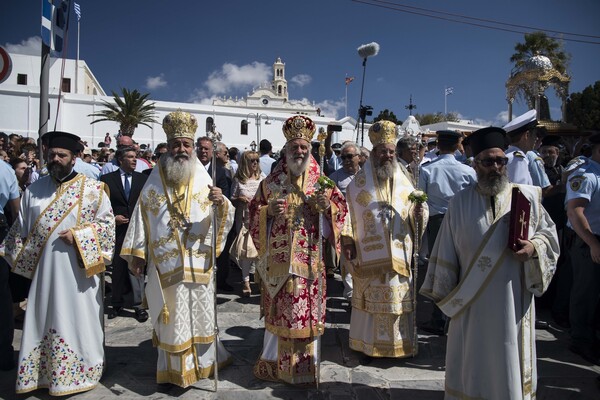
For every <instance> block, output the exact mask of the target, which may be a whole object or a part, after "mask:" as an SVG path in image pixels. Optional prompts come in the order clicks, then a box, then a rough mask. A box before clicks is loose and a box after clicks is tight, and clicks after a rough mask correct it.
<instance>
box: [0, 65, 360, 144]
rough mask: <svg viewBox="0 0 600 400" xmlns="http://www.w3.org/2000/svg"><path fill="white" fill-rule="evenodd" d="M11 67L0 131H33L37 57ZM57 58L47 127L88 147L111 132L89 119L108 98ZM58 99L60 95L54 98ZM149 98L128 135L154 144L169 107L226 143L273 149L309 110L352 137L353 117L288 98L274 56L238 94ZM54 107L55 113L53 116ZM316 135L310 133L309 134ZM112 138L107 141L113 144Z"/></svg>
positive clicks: (85, 72)
mask: <svg viewBox="0 0 600 400" xmlns="http://www.w3.org/2000/svg"><path fill="white" fill-rule="evenodd" d="M9 57H10V64H11V66H12V67H11V68H10V70H9V72H8V76H7V77H6V78H5V80H4V81H3V82H2V83H0V105H1V106H0V131H2V132H5V133H7V134H11V133H16V134H19V135H22V136H25V137H35V138H37V137H38V128H39V96H40V87H39V76H40V70H41V65H40V57H39V56H31V55H22V54H9ZM61 69H62V60H61V59H52V60H51V67H50V79H49V81H50V84H49V86H50V87H49V102H50V121H49V122H48V130H49V131H50V130H62V131H66V132H72V133H75V134H77V135H79V136H80V137H81V138H82V139H83V140H85V141H87V143H88V145H89V146H90V147H92V148H96V147H98V143H100V142H103V141H104V137H105V135H106V133H107V132H108V133H110V134H111V136H113V137H114V136H115V135H116V134H117V132H118V130H119V126H118V124H117V123H114V122H110V121H106V122H98V123H95V124H91V122H92V121H93V117H89V116H88V115H89V114H93V113H95V112H98V111H100V110H102V109H104V105H103V103H102V102H103V101H107V102H112V101H113V100H112V99H113V98H112V96H110V95H108V96H107V93H106V91H105V90H104V89H103V88H102V86H101V84H100V82H99V81H98V80H97V79H96V77H95V76H94V74H93V73H92V71H91V69H90V68H89V66H88V65H87V64H86V62H85V61H83V60H79V61H76V60H65V65H64V72H63V74H62V79H61ZM59 100H60V101H59ZM151 101H153V102H154V103H155V111H156V114H157V115H156V120H157V121H158V123H155V124H151V127H150V128H148V127H146V126H143V125H140V126H139V127H138V128H137V129H136V131H135V134H134V136H133V138H134V140H135V141H136V142H138V143H140V144H147V145H148V146H149V147H150V148H152V149H153V148H155V147H156V145H157V144H159V143H161V142H165V141H166V135H165V132H164V131H163V129H162V125H161V123H162V119H163V118H164V117H165V116H166V115H167V114H168V113H170V112H172V111H176V110H177V109H181V110H183V111H187V112H190V113H192V114H194V115H195V116H196V118H197V120H198V125H199V127H198V132H197V137H200V136H204V135H206V133H207V132H208V131H210V129H211V127H212V126H213V124H214V125H215V126H216V130H217V131H218V132H220V133H221V134H222V135H223V142H224V143H225V144H226V145H227V146H229V147H233V146H235V147H238V148H239V149H249V148H252V147H253V146H254V145H258V143H259V142H260V140H261V139H268V140H269V141H270V142H271V143H272V145H273V149H274V150H278V149H281V147H283V145H284V143H285V139H284V136H283V134H282V130H281V128H282V125H283V123H284V122H285V120H286V119H287V118H289V117H290V116H291V115H293V114H303V115H306V116H309V117H310V118H311V119H312V120H313V121H314V122H315V124H316V126H317V128H321V127H323V128H326V126H327V125H328V124H338V125H342V131H341V132H334V137H333V142H334V143H335V142H343V141H346V140H356V131H355V126H356V120H354V119H353V118H351V117H345V118H343V119H341V120H337V121H336V120H333V119H332V118H328V117H326V116H320V115H319V110H318V109H317V108H316V106H315V105H314V104H311V103H310V102H308V101H296V100H290V98H289V92H288V86H287V81H286V79H285V63H283V62H282V61H281V59H280V58H278V59H277V60H276V61H275V63H274V64H273V80H272V81H271V82H270V83H266V84H263V85H260V86H259V87H258V88H256V89H255V90H254V91H253V92H252V93H251V94H249V95H248V96H247V97H245V98H242V99H232V98H219V99H216V100H214V101H213V104H212V105H204V104H196V103H176V102H167V101H157V100H151ZM57 109H58V110H59V112H58V117H57V112H56V111H57ZM315 138H316V135H315ZM114 145H115V141H114V140H113V144H112V146H113V147H114Z"/></svg>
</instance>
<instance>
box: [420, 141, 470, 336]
mask: <svg viewBox="0 0 600 400" xmlns="http://www.w3.org/2000/svg"><path fill="white" fill-rule="evenodd" d="M437 134H438V142H439V143H447V144H451V145H453V144H456V143H458V140H459V139H460V137H461V136H462V135H461V134H460V133H459V132H455V131H438V132H437ZM475 182H477V175H476V174H475V170H474V169H473V168H471V167H469V166H467V165H465V164H463V163H461V162H460V161H458V160H457V159H456V157H455V155H454V154H439V155H438V156H437V158H436V159H435V160H433V161H429V162H427V163H425V164H423V165H422V166H421V173H420V174H419V185H418V187H419V189H421V190H423V191H424V192H425V193H427V205H428V206H429V222H428V223H427V242H428V247H429V254H431V251H432V250H433V245H434V243H435V240H436V238H437V235H438V232H439V230H440V226H441V225H442V220H443V219H444V215H445V214H446V211H447V210H448V203H449V202H450V199H451V198H452V197H454V195H456V193H458V192H460V191H461V190H463V189H464V188H465V187H467V186H469V185H471V184H473V183H475ZM444 325H445V321H444V319H443V316H442V314H441V312H439V310H438V309H437V308H435V310H434V312H433V314H432V318H431V321H430V323H429V326H427V325H424V326H422V327H421V328H422V329H424V330H426V331H428V332H433V333H443V328H444ZM428 328H430V329H428Z"/></svg>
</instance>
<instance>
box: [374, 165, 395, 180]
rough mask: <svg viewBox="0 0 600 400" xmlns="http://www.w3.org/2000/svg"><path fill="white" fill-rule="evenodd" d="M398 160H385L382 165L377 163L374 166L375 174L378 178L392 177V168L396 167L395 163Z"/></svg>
mask: <svg viewBox="0 0 600 400" xmlns="http://www.w3.org/2000/svg"><path fill="white" fill-rule="evenodd" d="M397 164H398V162H397V161H396V160H392V161H386V162H385V163H383V165H378V166H376V167H375V174H376V175H377V178H379V179H380V180H386V179H392V178H394V170H395V169H396V165H397Z"/></svg>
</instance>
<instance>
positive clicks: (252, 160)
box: [249, 158, 258, 162]
mask: <svg viewBox="0 0 600 400" xmlns="http://www.w3.org/2000/svg"><path fill="white" fill-rule="evenodd" d="M249 161H250V162H258V158H251V159H250V160H249Z"/></svg>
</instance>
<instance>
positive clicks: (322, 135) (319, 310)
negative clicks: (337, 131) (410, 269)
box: [315, 129, 327, 390]
mask: <svg viewBox="0 0 600 400" xmlns="http://www.w3.org/2000/svg"><path fill="white" fill-rule="evenodd" d="M326 138H327V132H326V131H325V130H324V129H320V130H319V134H318V135H317V140H318V141H319V143H320V145H319V166H320V167H321V168H320V175H321V176H323V168H324V166H325V161H324V160H325V139H326ZM324 189H325V188H323V187H321V188H319V190H324ZM318 238H319V239H318V240H319V241H318V244H317V246H318V247H317V248H318V251H317V253H318V254H317V257H318V259H317V260H318V261H317V263H318V264H317V265H319V266H321V267H322V268H318V271H317V273H318V274H319V287H318V291H317V297H318V300H317V303H318V308H317V337H316V342H317V343H316V350H315V356H316V357H315V359H316V360H315V382H316V384H317V390H319V384H320V383H321V342H322V341H323V339H322V336H323V334H324V332H325V329H324V328H325V326H324V323H321V319H322V318H323V277H322V276H321V271H323V270H325V264H324V262H323V210H319V236H318Z"/></svg>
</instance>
